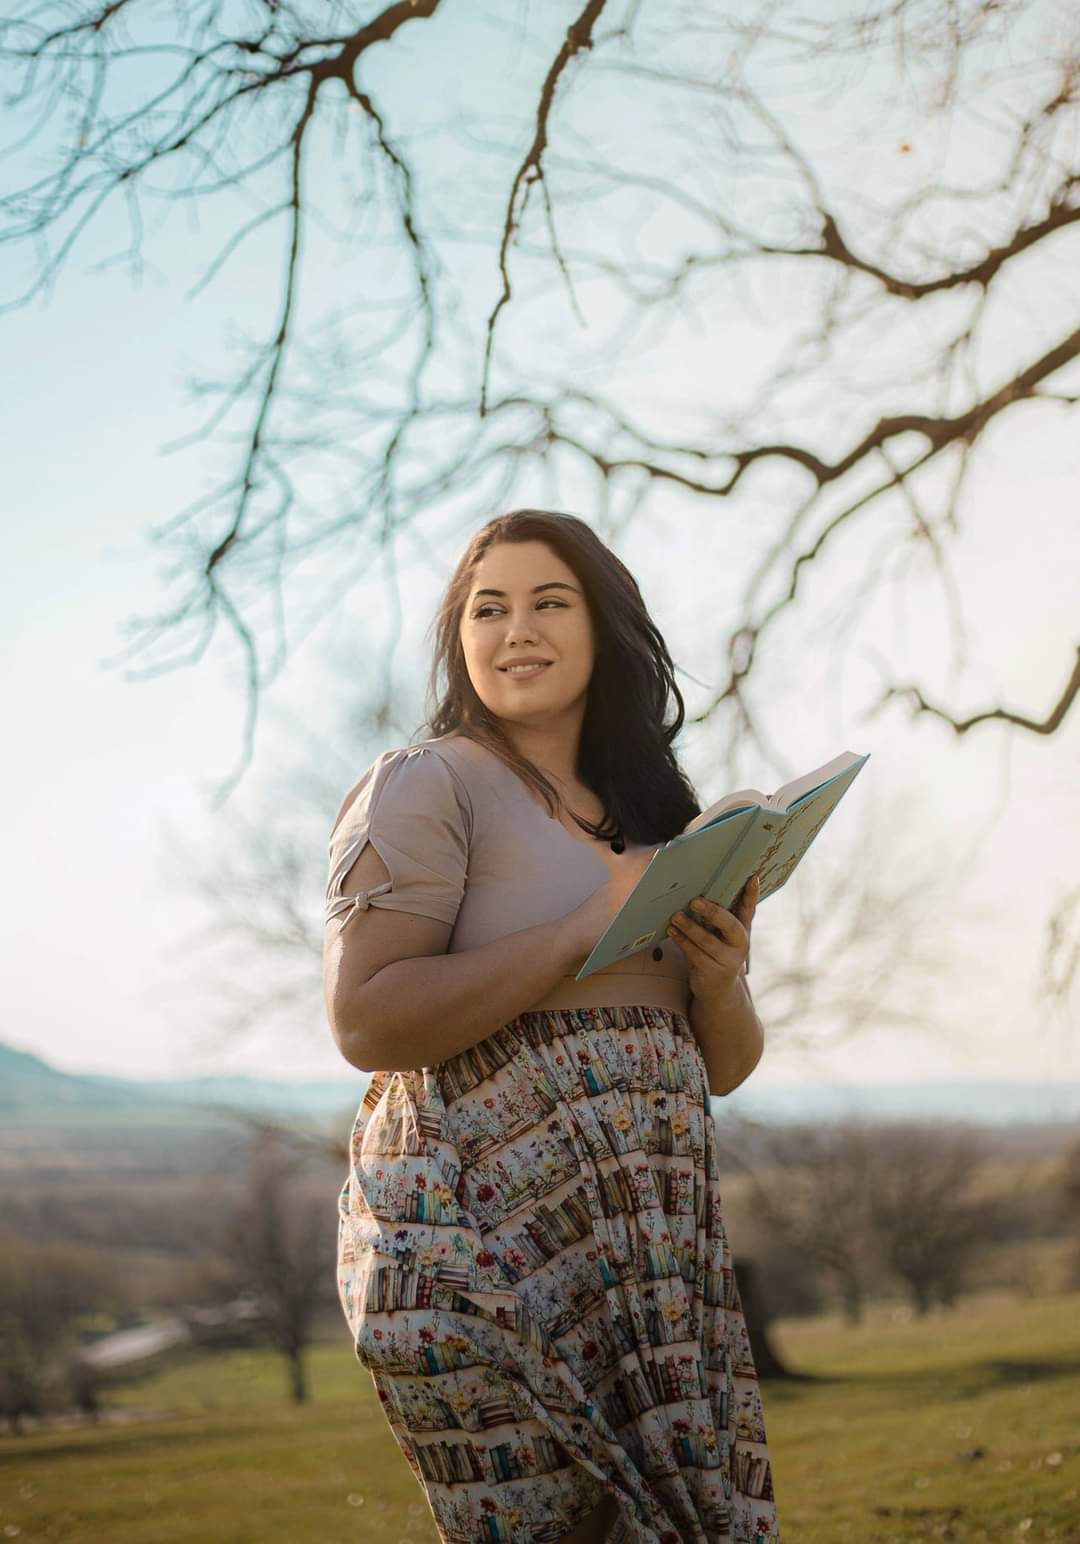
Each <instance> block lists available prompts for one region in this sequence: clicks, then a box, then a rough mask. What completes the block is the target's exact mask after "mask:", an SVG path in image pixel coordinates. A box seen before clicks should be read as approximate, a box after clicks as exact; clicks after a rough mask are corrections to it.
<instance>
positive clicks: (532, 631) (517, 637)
mask: <svg viewBox="0 0 1080 1544" xmlns="http://www.w3.org/2000/svg"><path fill="white" fill-rule="evenodd" d="M506 641H507V643H509V644H513V645H514V646H515V647H520V646H521V645H524V644H527V643H535V642H536V625H535V623H533V622H532V621H528V620H527V621H523V622H515V621H514V619H513V618H512V617H510V616H508V617H507V622H506Z"/></svg>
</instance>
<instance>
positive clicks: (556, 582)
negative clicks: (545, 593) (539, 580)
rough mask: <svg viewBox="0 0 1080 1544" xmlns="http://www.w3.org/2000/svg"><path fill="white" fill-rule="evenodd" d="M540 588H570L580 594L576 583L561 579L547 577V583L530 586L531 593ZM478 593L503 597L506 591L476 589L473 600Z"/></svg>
mask: <svg viewBox="0 0 1080 1544" xmlns="http://www.w3.org/2000/svg"><path fill="white" fill-rule="evenodd" d="M541 590H572V591H573V592H574V594H575V595H580V594H581V591H580V590H579V589H578V588H577V586H576V585H573V584H564V582H563V581H562V580H561V579H549V580H548V582H547V584H534V585H533V587H532V591H531V593H532V594H533V595H539V593H540V591H541ZM480 595H500V596H502V597H504V598H505V596H506V591H505V590H477V591H476V592H475V594H474V596H473V599H474V600H475V599H476V598H477V597H478V596H480Z"/></svg>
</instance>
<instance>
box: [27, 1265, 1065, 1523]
mask: <svg viewBox="0 0 1080 1544" xmlns="http://www.w3.org/2000/svg"><path fill="white" fill-rule="evenodd" d="M342 1327H343V1329H344V1324H343V1326H342ZM774 1335H775V1340H776V1345H777V1348H778V1350H780V1352H781V1353H782V1354H783V1356H784V1357H785V1358H786V1359H787V1360H788V1362H789V1363H790V1365H791V1366H792V1367H793V1368H795V1369H798V1370H799V1371H800V1372H803V1373H806V1374H809V1375H810V1376H809V1378H808V1379H807V1381H805V1382H799V1383H794V1384H788V1383H767V1384H766V1385H765V1386H764V1391H763V1394H764V1401H765V1413H766V1419H767V1423H768V1429H769V1441H770V1447H771V1450H772V1454H773V1462H774V1467H775V1474H776V1491H777V1503H778V1508H779V1513H780V1522H781V1528H782V1531H783V1535H784V1539H785V1544H842V1541H844V1540H848V1539H850V1540H852V1541H853V1544H893V1541H907V1540H914V1539H920V1540H922V1539H928V1540H935V1539H955V1540H964V1541H980V1540H1010V1541H1011V1540H1016V1541H1017V1544H1036V1541H1043V1540H1049V1539H1056V1540H1080V1293H1071V1294H1058V1295H1055V1296H1047V1297H1039V1298H1033V1299H1032V1298H1021V1297H1018V1296H1015V1295H1007V1294H1000V1293H998V1294H993V1295H989V1294H988V1295H985V1296H979V1297H972V1298H968V1299H965V1300H963V1301H962V1302H961V1304H960V1306H959V1307H958V1308H956V1309H954V1310H950V1311H947V1312H944V1313H935V1314H934V1315H932V1316H931V1317H930V1318H929V1319H927V1320H925V1321H922V1322H920V1321H918V1320H914V1319H911V1318H910V1317H909V1316H908V1314H907V1311H906V1310H903V1309H901V1308H900V1307H899V1305H890V1304H876V1305H874V1306H872V1307H871V1309H870V1311H869V1314H868V1317H867V1321H866V1323H865V1324H863V1325H862V1326H860V1327H859V1328H858V1329H854V1330H852V1329H849V1328H848V1327H846V1326H845V1325H844V1324H843V1323H842V1322H841V1321H840V1320H839V1319H838V1318H833V1317H820V1318H816V1319H813V1320H783V1321H781V1322H780V1323H779V1324H778V1325H777V1326H775V1327H774ZM308 1367H309V1374H310V1381H311V1390H312V1396H313V1397H312V1400H311V1402H310V1403H309V1404H308V1405H306V1406H301V1407H299V1408H298V1407H296V1406H294V1405H293V1404H292V1403H291V1402H290V1401H289V1399H288V1397H287V1392H286V1381H285V1369H284V1364H283V1363H282V1362H281V1361H280V1360H279V1359H278V1358H276V1357H275V1356H274V1355H273V1354H272V1353H270V1352H266V1351H259V1352H242V1351H236V1352H231V1353H228V1354H223V1355H219V1356H215V1357H213V1358H202V1357H200V1358H192V1359H191V1360H189V1361H187V1362H185V1363H183V1364H180V1365H177V1366H174V1367H172V1368H171V1369H169V1370H168V1371H166V1372H163V1373H161V1374H160V1375H158V1376H156V1377H155V1378H153V1379H151V1380H147V1381H146V1382H145V1383H142V1384H139V1385H136V1386H133V1387H130V1388H125V1389H121V1390H117V1391H115V1392H114V1393H113V1394H112V1395H111V1396H110V1403H111V1404H113V1405H115V1406H123V1407H125V1408H127V1409H129V1410H131V1409H140V1410H143V1411H157V1412H168V1413H167V1414H160V1415H158V1416H157V1417H155V1418H153V1419H149V1420H141V1421H138V1422H133V1423H131V1424H129V1425H124V1426H119V1425H109V1426H99V1427H82V1428H77V1429H72V1430H68V1431H57V1432H52V1433H49V1434H44V1433H37V1434H33V1435H29V1436H24V1437H4V1438H2V1439H0V1541H6V1540H8V1539H17V1540H18V1541H19V1544H38V1541H39V1540H41V1541H44V1540H58V1541H65V1544H66V1541H75V1540H78V1541H80V1544H196V1541H198V1544H256V1541H258V1544H286V1541H287V1544H307V1541H309V1540H310V1541H312V1544H351V1541H354V1540H355V1541H359V1540H361V1539H363V1540H365V1541H367V1540H370V1541H372V1544H384V1541H386V1544H404V1541H410V1540H416V1541H418V1544H420V1541H425V1540H426V1541H429V1544H430V1541H433V1540H434V1539H435V1538H436V1534H435V1530H434V1528H433V1525H432V1522H431V1516H430V1513H429V1511H428V1508H427V1505H426V1503H425V1502H424V1501H423V1498H422V1495H421V1492H420V1490H419V1487H418V1486H417V1484H416V1482H415V1481H414V1480H413V1478H412V1475H411V1473H410V1472H409V1470H408V1468H407V1466H406V1464H405V1461H404V1459H403V1458H402V1457H401V1455H400V1453H399V1452H398V1449H397V1447H396V1445H395V1444H394V1442H393V1439H392V1437H391V1436H390V1433H389V1431H388V1429H387V1427H386V1425H385V1422H384V1420H383V1417H382V1414H381V1411H380V1410H379V1407H378V1403H377V1401H376V1400H375V1398H374V1394H373V1391H372V1388H371V1383H370V1380H369V1378H368V1375H367V1373H366V1372H365V1371H364V1369H363V1368H361V1367H360V1366H359V1364H358V1363H357V1362H355V1360H354V1359H353V1356H352V1352H351V1348H350V1346H349V1344H348V1338H347V1333H346V1335H345V1340H344V1343H343V1344H342V1345H341V1346H332V1347H326V1346H320V1347H317V1348H316V1349H314V1350H313V1351H312V1352H311V1353H310V1354H309V1359H308ZM980 1448H981V1449H982V1450H983V1452H982V1456H980V1457H971V1456H970V1455H971V1454H972V1453H973V1452H974V1451H975V1450H976V1449H980ZM966 1455H968V1456H966Z"/></svg>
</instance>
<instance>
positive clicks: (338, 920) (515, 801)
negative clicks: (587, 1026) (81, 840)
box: [326, 734, 690, 1014]
mask: <svg viewBox="0 0 1080 1544" xmlns="http://www.w3.org/2000/svg"><path fill="white" fill-rule="evenodd" d="M367 842H370V843H371V844H372V846H373V847H374V848H375V850H376V851H377V852H378V854H379V856H380V857H381V858H382V860H383V862H384V863H385V864H386V867H387V870H388V872H389V874H390V878H389V879H388V880H386V881H384V882H383V883H382V884H379V885H374V886H372V887H371V888H370V889H369V890H366V891H358V892H353V893H351V894H345V893H343V891H342V882H343V880H344V878H345V876H346V874H347V873H348V872H349V870H350V868H351V867H352V865H353V864H354V863H355V861H356V859H357V858H358V857H359V855H360V852H361V851H362V849H363V847H364V846H365V844H366V843H367ZM329 845H330V865H329V878H328V880H327V886H326V921H327V924H328V925H334V926H336V927H339V928H344V927H346V926H347V925H349V923H350V922H351V920H352V919H353V918H354V917H356V916H357V914H358V913H360V912H363V911H366V910H367V908H368V907H369V906H379V907H384V908H387V909H389V910H393V911H408V912H415V913H418V914H419V915H421V916H425V917H435V918H438V919H439V920H440V921H442V922H448V923H450V924H452V931H451V934H450V939H449V942H448V944H447V952H448V953H451V954H452V953H456V952H457V951H459V950H463V949H476V948H479V947H480V946H481V945H483V944H488V943H492V942H494V941H495V940H497V939H499V938H505V937H506V936H507V935H508V934H510V933H517V932H520V931H521V929H522V928H528V927H536V926H538V925H539V924H540V923H542V922H551V921H554V920H555V919H556V918H558V917H562V916H565V915H566V913H567V912H568V911H572V910H573V909H574V907H575V906H578V905H580V904H581V902H582V901H584V900H586V899H587V898H588V896H590V895H591V894H592V893H593V891H594V890H596V889H597V887H598V886H599V885H602V884H603V883H604V881H605V880H606V879H607V877H608V874H609V873H610V872H613V871H614V870H615V869H616V868H617V866H618V864H619V862H620V861H621V855H620V854H616V853H613V852H612V851H611V849H610V846H609V845H608V844H607V843H601V842H596V841H592V840H591V839H589V837H588V836H587V834H586V833H585V832H582V834H581V838H580V839H578V838H577V837H575V836H571V834H570V832H569V831H568V830H567V829H566V827H565V826H564V825H563V824H562V823H561V822H560V821H558V820H556V819H553V818H552V817H551V816H550V815H548V813H547V810H546V808H545V807H544V806H543V805H542V804H541V803H540V802H539V801H538V800H537V799H536V798H535V797H534V796H533V793H532V791H531V790H530V789H529V788H528V787H527V786H526V784H525V783H524V782H523V781H522V780H521V778H519V777H518V775H517V774H516V773H515V772H513V771H512V770H511V768H510V767H508V766H507V765H506V764H505V762H503V761H501V760H500V759H499V757H498V756H496V755H495V754H494V752H492V751H489V750H488V749H487V747H486V746H483V745H478V744H476V742H475V741H472V740H467V739H465V738H464V737H462V736H460V735H453V734H451V735H442V736H438V737H436V738H433V739H428V740H422V741H420V742H419V743H418V744H416V745H409V746H401V747H399V748H396V749H394V750H388V751H384V752H383V753H382V754H381V755H380V756H378V757H376V759H375V760H374V761H373V762H372V763H371V765H370V766H369V767H368V768H367V770H366V771H365V772H364V773H363V775H362V776H361V778H360V779H359V781H358V782H357V783H355V784H354V786H353V787H352V788H351V789H350V791H349V793H348V794H347V795H346V797H345V799H344V802H343V803H342V806H341V809H340V810H339V811H338V815H337V818H336V819H335V821H334V825H333V828H332V830H331V833H330V844H329ZM635 850H636V849H634V848H629V849H628V851H629V852H633V851H635ZM354 925H355V924H354ZM688 973H689V966H688V964H687V961H686V957H685V956H684V955H683V953H682V951H681V950H680V949H679V947H678V945H677V944H675V943H673V942H672V941H671V940H670V939H665V940H664V942H663V943H661V944H657V945H656V946H654V947H651V948H649V949H645V950H641V951H639V953H637V954H635V955H632V956H631V957H630V958H629V959H626V960H619V961H616V963H615V964H613V965H608V966H605V967H604V969H602V970H598V971H594V972H593V974H592V975H590V976H587V977H586V978H585V980H584V981H576V980H575V979H574V976H573V974H570V975H567V976H564V977H563V979H562V981H561V983H560V984H559V985H558V986H556V987H555V988H554V989H553V990H552V991H551V992H549V993H548V994H547V995H546V996H545V997H544V998H543V999H542V1000H541V1001H540V1002H537V1003H532V1004H530V1005H529V1010H528V1011H535V1010H539V1009H544V1008H577V1007H596V1006H605V1007H615V1006H619V1005H622V1004H634V1003H641V1004H646V1005H651V1006H657V1007H663V1008H671V1009H673V1010H674V1011H675V1012H678V1013H683V1014H685V1013H687V1012H688V1011H689V1001H690V992H689V986H688ZM523 1011H526V1010H523Z"/></svg>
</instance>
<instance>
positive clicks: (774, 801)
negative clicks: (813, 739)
mask: <svg viewBox="0 0 1080 1544" xmlns="http://www.w3.org/2000/svg"><path fill="white" fill-rule="evenodd" d="M862 759H863V758H862V757H861V756H856V755H855V753H854V752H853V751H841V753H840V755H839V756H834V757H833V759H832V760H831V761H827V762H826V763H825V765H824V766H823V767H818V769H817V771H816V772H807V773H806V774H805V776H803V777H796V778H793V779H792V781H791V782H790V783H785V784H784V786H783V788H778V789H777V790H776V792H775V793H774V794H773V796H772V798H771V799H770V800H769V804H770V805H771V807H772V808H773V809H775V810H789V809H790V808H791V806H792V805H793V804H796V803H797V802H798V801H799V800H800V799H802V798H804V797H805V796H806V794H808V793H813V792H814V791H815V790H816V789H818V788H820V787H821V786H822V784H823V783H827V782H828V781H829V779H830V778H833V777H836V776H837V775H838V774H839V773H841V772H846V771H847V769H848V767H850V766H852V765H853V764H854V763H855V762H856V761H861V760H862Z"/></svg>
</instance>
